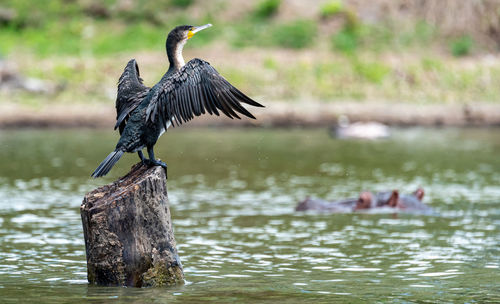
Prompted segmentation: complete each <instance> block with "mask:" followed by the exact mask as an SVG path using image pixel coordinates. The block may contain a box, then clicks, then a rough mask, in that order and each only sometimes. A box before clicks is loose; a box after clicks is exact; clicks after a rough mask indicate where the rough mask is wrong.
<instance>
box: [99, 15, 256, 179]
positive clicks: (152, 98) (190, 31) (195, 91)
mask: <svg viewBox="0 0 500 304" xmlns="http://www.w3.org/2000/svg"><path fill="white" fill-rule="evenodd" d="M210 26H212V25H211V24H206V25H202V26H197V27H195V26H191V25H181V26H177V27H176V28H174V29H173V30H172V31H171V32H170V33H169V34H168V37H167V41H166V49H167V56H168V61H169V63H170V67H169V69H168V71H167V72H166V73H165V75H163V77H162V78H161V80H160V81H159V82H158V83H157V84H156V85H154V86H153V87H152V88H149V87H146V86H145V85H144V84H143V83H142V79H141V78H140V76H139V67H138V65H137V63H136V61H135V60H134V59H132V60H130V61H129V62H128V64H127V66H126V67H125V70H124V71H123V74H122V75H121V76H120V79H119V81H118V94H117V98H116V111H117V119H116V125H115V129H116V128H119V131H120V135H121V137H120V140H119V141H118V144H117V145H116V148H115V150H114V151H113V152H111V153H110V154H109V155H108V156H107V157H106V158H105V159H104V160H103V161H102V163H101V164H100V165H99V167H97V169H96V170H95V171H94V173H92V177H94V178H97V177H101V176H104V175H106V174H107V173H108V172H109V170H111V168H112V167H113V165H114V164H115V163H116V162H117V161H118V160H119V159H120V157H121V156H122V155H123V153H125V152H130V153H133V152H137V153H138V154H139V157H140V158H141V161H142V162H143V163H145V164H148V165H158V166H162V167H163V168H165V169H166V168H167V165H166V164H165V163H164V162H161V161H159V160H157V159H155V155H154V151H153V147H154V145H155V144H156V141H157V140H158V138H159V137H160V136H161V135H162V134H163V132H165V130H167V129H168V128H169V127H170V126H171V125H172V124H176V125H181V124H182V123H185V122H187V121H189V120H191V119H193V118H194V116H200V115H202V114H211V115H217V116H219V111H220V112H222V113H223V114H225V115H227V116H228V117H230V118H234V117H235V118H238V119H240V117H239V116H238V114H236V112H238V113H241V114H243V115H245V116H247V117H250V118H253V119H255V117H254V116H253V115H252V114H251V113H250V112H248V111H247V110H246V109H245V108H244V107H242V105H241V103H246V104H249V105H252V106H255V107H263V105H261V104H259V103H257V102H255V101H254V100H252V99H251V98H249V97H248V96H246V95H245V94H243V93H242V92H241V91H240V90H238V89H237V88H235V87H234V86H232V85H231V84H230V83H229V82H228V81H227V80H226V79H224V77H222V76H221V75H219V73H218V72H217V71H216V70H215V69H214V68H213V67H212V66H211V65H210V64H209V63H208V62H206V61H203V60H201V59H198V58H195V59H192V60H190V61H189V62H188V63H187V64H184V59H183V58H182V49H183V47H184V44H186V42H187V41H188V39H190V38H191V37H193V35H194V34H196V33H198V32H199V31H201V30H203V29H206V28H208V27H210ZM144 148H146V149H147V151H148V154H149V159H146V158H145V157H144V155H143V154H142V149H144Z"/></svg>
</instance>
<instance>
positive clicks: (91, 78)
mask: <svg viewBox="0 0 500 304" xmlns="http://www.w3.org/2000/svg"><path fill="white" fill-rule="evenodd" d="M233 3H235V2H233V1H230V2H229V1H227V2H224V1H221V2H212V1H194V0H161V1H155V2H153V1H119V0H105V1H97V0H71V1H68V0H52V1H30V0H4V2H3V3H2V4H0V6H2V7H7V8H9V9H11V10H12V11H14V12H15V13H14V14H13V15H12V16H11V17H9V18H8V19H5V20H3V19H2V20H0V41H1V43H0V56H3V57H7V58H8V59H9V60H10V59H11V60H13V61H15V62H16V64H17V65H18V66H19V69H20V72H21V73H22V74H24V75H26V76H31V77H37V78H43V79H46V80H47V81H49V82H52V83H55V84H56V85H58V87H61V88H64V89H63V90H61V91H58V93H57V94H55V95H50V96H49V95H46V96H45V95H43V96H38V95H33V94H28V93H19V94H17V93H16V94H17V95H15V96H8V100H12V101H13V102H19V103H22V104H28V105H34V106H36V105H40V104H44V103H64V102H81V103H84V102H85V103H88V102H102V101H108V100H109V92H110V91H111V92H112V90H111V89H110V88H112V89H113V90H114V87H115V85H116V78H117V75H119V74H120V73H121V71H122V69H123V65H124V63H125V62H126V61H127V60H128V59H129V58H131V57H136V56H141V55H142V56H145V57H146V58H150V57H154V58H155V59H154V64H152V63H151V62H149V63H143V62H142V61H141V60H139V65H140V68H141V74H142V75H143V77H144V78H145V79H146V83H148V84H151V83H154V82H155V81H156V80H158V78H159V77H161V75H162V73H163V72H164V69H165V66H166V60H165V57H164V53H163V52H164V43H165V42H164V39H165V36H166V34H167V33H168V30H169V29H170V28H172V27H173V26H175V25H178V24H193V25H198V24H205V23H208V22H210V23H212V24H214V27H212V28H210V30H207V31H203V33H201V34H199V35H197V36H196V38H194V39H191V40H190V42H189V43H188V44H187V45H186V52H187V54H188V55H187V57H189V55H191V54H193V53H190V52H192V51H194V50H196V52H197V53H195V55H196V56H200V57H202V56H203V55H204V54H205V53H204V52H205V51H206V54H207V56H208V57H209V58H207V59H209V60H210V61H212V62H213V64H214V66H216V67H217V69H218V70H220V72H221V73H222V74H224V75H225V76H226V77H227V78H228V79H229V80H230V81H233V82H234V83H235V84H236V85H238V86H239V87H241V88H242V89H243V90H245V91H248V92H249V94H251V95H254V94H256V95H261V96H266V97H268V98H270V99H271V100H272V99H278V100H284V99H286V100H288V99H302V98H306V97H307V98H312V99H321V100H333V99H342V100H346V99H347V100H353V99H354V100H365V99H380V100H395V101H401V100H407V101H414V102H461V101H464V100H466V101H470V100H497V99H498V96H500V87H499V86H498V85H496V84H497V83H498V82H500V60H498V62H496V61H495V62H493V63H491V62H490V63H488V64H486V63H484V64H483V63H481V62H480V63H478V64H475V65H472V66H471V65H470V64H467V62H464V61H463V58H462V57H463V56H466V55H470V54H471V52H472V50H474V53H475V54H481V51H483V52H484V50H485V47H484V45H482V44H481V43H480V41H479V40H478V39H477V38H476V36H474V37H475V39H474V40H473V39H472V38H471V36H470V35H463V36H459V37H458V38H457V36H456V35H450V36H445V35H442V34H441V32H440V29H439V28H436V27H435V26H433V25H431V24H429V23H427V22H426V21H425V20H423V19H415V20H406V19H405V20H404V22H398V21H395V20H392V19H389V18H387V19H384V21H380V22H375V23H366V22H363V20H360V18H361V17H358V13H357V12H356V11H355V8H353V7H352V5H351V4H350V5H349V6H348V5H347V4H346V2H344V1H342V0H330V1H326V2H325V3H324V4H323V5H322V6H320V7H317V8H316V11H315V15H311V14H309V15H307V17H304V16H295V17H293V18H292V17H289V16H286V17H283V16H282V14H283V12H286V11H287V8H286V7H285V5H288V3H287V2H285V1H280V0H262V1H259V2H257V3H256V4H252V3H251V4H250V5H247V7H246V8H245V9H246V11H243V12H240V11H238V12H237V13H234V12H232V11H229V12H228V11H226V9H229V8H230V7H231V6H230V5H231V4H233ZM242 3H243V2H242ZM242 3H239V4H242ZM239 4H238V2H237V1H236V4H233V5H239ZM226 15H227V16H226ZM450 37H455V38H450ZM214 42H218V43H214ZM231 47H233V48H238V49H237V50H235V49H231ZM200 48H201V51H199V50H200ZM214 49H215V50H216V51H215V52H214V51H211V50H214ZM237 54H245V56H242V57H238V58H239V59H238V60H236V59H235V60H231V57H232V56H236V55H237ZM202 58H203V57H202ZM150 61H151V60H150ZM142 71H144V72H142ZM485 75H486V76H485ZM75 96H76V97H75ZM0 97H1V96H0ZM3 99H4V100H7V98H3Z"/></svg>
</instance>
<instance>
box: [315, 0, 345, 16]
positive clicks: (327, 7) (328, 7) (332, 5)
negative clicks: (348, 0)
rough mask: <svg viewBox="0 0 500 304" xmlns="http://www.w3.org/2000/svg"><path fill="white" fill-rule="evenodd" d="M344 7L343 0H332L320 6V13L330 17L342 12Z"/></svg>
mask: <svg viewBox="0 0 500 304" xmlns="http://www.w3.org/2000/svg"><path fill="white" fill-rule="evenodd" d="M343 9H344V4H343V2H342V0H330V1H328V2H326V3H325V4H323V5H322V6H321V7H320V14H321V16H322V17H323V18H328V17H332V16H335V15H337V14H339V13H341V12H342V11H343Z"/></svg>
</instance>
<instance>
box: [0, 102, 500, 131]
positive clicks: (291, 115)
mask: <svg viewBox="0 0 500 304" xmlns="http://www.w3.org/2000/svg"><path fill="white" fill-rule="evenodd" d="M262 103H263V104H264V105H266V108H262V109H259V108H255V109H252V113H254V114H255V116H256V117H257V118H258V119H257V120H248V119H242V120H231V119H228V118H225V117H224V118H218V117H213V116H202V117H200V118H197V119H195V120H193V121H191V122H190V123H189V124H187V125H186V126H224V127H233V126H258V127H292V126H302V127H322V126H324V127H327V126H332V125H335V124H336V123H337V119H338V117H339V116H341V115H345V116H347V117H348V118H349V120H350V121H351V122H355V121H377V122H380V123H384V124H387V125H391V126H459V127H462V126H464V127H465V126H478V127H491V126H500V104H496V103H474V104H470V105H467V104H463V105H459V104H414V103H400V104H398V103H390V102H332V103H322V102H317V101H310V102H289V103H288V102H265V101H262ZM115 115H116V114H115V109H114V106H113V104H112V103H110V104H109V105H102V104H90V105H82V104H75V105H48V106H42V107H37V108H33V107H29V106H22V105H15V104H4V105H0V128H3V129H11V128H112V127H113V125H114V123H115Z"/></svg>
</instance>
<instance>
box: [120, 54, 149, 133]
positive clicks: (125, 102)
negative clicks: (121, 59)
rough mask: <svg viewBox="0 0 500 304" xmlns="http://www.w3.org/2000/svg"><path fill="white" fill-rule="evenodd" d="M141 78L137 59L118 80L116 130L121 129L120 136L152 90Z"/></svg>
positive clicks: (128, 65) (131, 62)
mask: <svg viewBox="0 0 500 304" xmlns="http://www.w3.org/2000/svg"><path fill="white" fill-rule="evenodd" d="M139 76H140V75H139V66H138V65H137V62H136V61H135V59H131V60H130V61H129V62H128V63H127V66H126V67H125V69H124V70H123V73H122V75H121V76H120V79H119V80H118V94H117V96H116V125H115V130H116V128H118V127H120V134H121V133H122V132H123V129H124V128H125V125H126V124H127V119H128V117H129V115H130V113H131V112H132V111H133V110H134V109H135V108H136V107H137V106H138V105H139V104H140V103H141V101H142V100H143V99H144V97H146V95H147V94H148V92H149V90H150V89H151V88H149V87H147V86H145V85H144V84H143V83H142V79H141V78H140V77H139Z"/></svg>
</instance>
